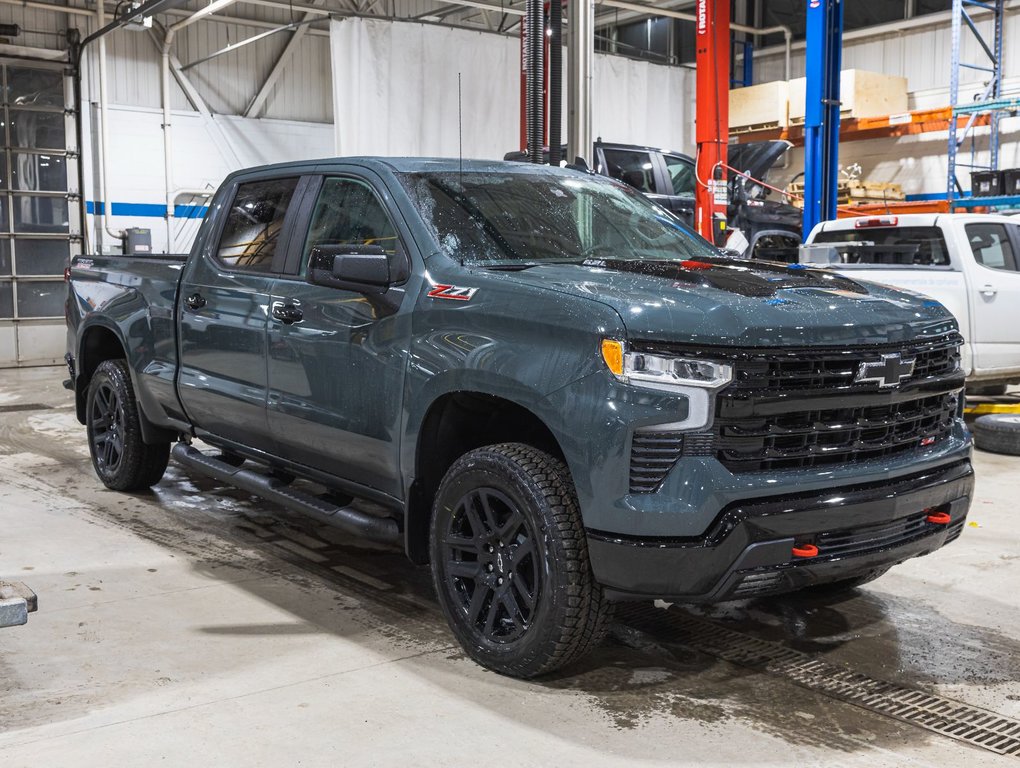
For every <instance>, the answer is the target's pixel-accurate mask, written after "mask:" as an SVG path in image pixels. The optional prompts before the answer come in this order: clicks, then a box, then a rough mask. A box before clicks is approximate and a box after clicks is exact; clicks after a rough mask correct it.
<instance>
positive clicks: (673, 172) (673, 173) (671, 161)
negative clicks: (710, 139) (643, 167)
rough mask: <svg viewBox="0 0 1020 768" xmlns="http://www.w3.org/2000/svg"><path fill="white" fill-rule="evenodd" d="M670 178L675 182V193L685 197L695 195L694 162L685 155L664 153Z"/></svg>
mask: <svg viewBox="0 0 1020 768" xmlns="http://www.w3.org/2000/svg"><path fill="white" fill-rule="evenodd" d="M662 158H663V159H664V160H665V161H666V170H667V171H669V180H670V181H671V182H672V184H673V194H674V195H677V196H683V197H694V163H692V162H691V161H690V160H688V159H687V158H684V157H677V156H676V155H663V156H662Z"/></svg>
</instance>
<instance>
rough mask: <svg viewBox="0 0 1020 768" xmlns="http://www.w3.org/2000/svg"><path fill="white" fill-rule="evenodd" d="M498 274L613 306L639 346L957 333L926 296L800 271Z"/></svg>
mask: <svg viewBox="0 0 1020 768" xmlns="http://www.w3.org/2000/svg"><path fill="white" fill-rule="evenodd" d="M493 274H500V275H501V276H502V277H503V278H504V279H507V280H514V281H518V282H520V283H524V284H527V285H532V286H535V287H537V288H544V289H547V290H555V291H559V292H562V293H568V294H571V295H574V296H581V297H586V298H589V299H591V300H593V301H598V302H601V303H604V304H608V305H609V306H611V307H612V308H613V309H615V310H616V312H617V313H618V314H619V315H620V317H621V318H622V319H623V322H624V324H625V326H626V328H627V335H628V337H629V338H631V339H635V340H636V339H648V340H659V341H674V342H689V343H691V344H692V345H734V346H735V345H745V346H774V347H795V346H816V345H818V346H822V345H834V344H835V345H854V344H865V343H883V342H899V341H908V340H911V339H915V338H918V337H921V336H929V335H933V334H936V333H944V332H946V331H948V330H950V329H951V328H954V327H955V322H954V320H953V318H952V315H950V314H949V312H948V311H946V309H945V308H944V307H943V306H942V305H941V304H939V303H938V302H936V301H932V300H931V299H928V298H926V297H924V296H920V295H917V294H908V293H903V292H900V291H896V290H892V289H890V288H886V287H883V286H878V285H875V284H870V283H862V282H857V281H854V280H851V279H849V278H846V277H842V276H840V275H838V274H836V273H834V272H830V271H828V270H817V269H805V268H804V267H802V266H801V265H799V264H791V265H780V264H772V263H768V262H747V261H737V260H730V259H714V258H713V259H706V260H704V261H670V262H664V261H659V262H653V261H623V260H618V261H616V260H611V259H606V260H589V261H586V262H584V263H581V264H549V265H541V266H536V267H531V268H529V269H525V270H521V271H517V272H502V273H493Z"/></svg>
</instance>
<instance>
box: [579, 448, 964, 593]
mask: <svg viewBox="0 0 1020 768" xmlns="http://www.w3.org/2000/svg"><path fill="white" fill-rule="evenodd" d="M973 487H974V473H973V469H972V468H971V464H970V461H969V460H962V461H959V462H956V463H953V464H950V465H947V466H946V465H944V466H940V467H936V468H932V469H928V470H925V471H922V472H918V473H914V474H911V475H906V476H901V477H897V478H895V479H892V480H886V481H883V482H877V483H869V484H866V485H858V486H849V487H845V488H835V489H829V490H827V491H824V492H822V491H815V492H812V493H805V494H798V495H786V496H778V497H771V498H766V499H759V500H754V499H748V500H743V501H738V502H734V503H732V504H730V505H728V506H727V507H726V508H724V509H723V510H722V512H721V513H720V514H719V515H718V516H717V517H716V519H715V521H714V523H713V525H712V526H711V527H710V528H709V529H708V530H709V532H708V534H707V535H706V536H704V537H699V538H697V539H676V538H673V539H669V538H629V537H625V536H621V535H619V534H613V533H603V532H599V531H597V530H591V529H589V530H588V549H589V555H590V558H591V563H592V569H593V571H594V575H595V579H596V581H598V582H599V583H600V584H602V585H603V586H604V587H605V588H606V591H607V594H608V595H609V597H611V598H614V599H648V598H664V599H673V600H677V601H682V602H719V601H723V600H732V599H737V598H746V597H754V596H759V595H766V594H778V593H782V592H790V591H794V590H797V589H800V588H802V587H806V586H810V585H812V584H824V583H828V582H832V581H839V580H843V579H851V578H855V577H857V576H864V575H866V574H868V573H871V572H874V571H877V570H879V569H883V568H886V567H888V566H890V565H894V564H896V563H900V562H903V561H904V560H907V559H909V558H912V557H918V556H920V555H926V554H928V553H930V552H934V551H935V550H936V549H939V548H940V547H943V546H945V545H946V544H948V543H949V542H951V541H953V540H954V539H955V538H956V537H957V536H959V535H960V533H961V532H962V530H963V526H964V522H965V520H966V517H967V511H968V509H969V508H970V497H971V493H972V490H973ZM933 512H943V513H946V514H948V515H949V522H948V523H944V524H938V523H932V522H929V521H928V520H927V518H928V516H929V515H930V514H932V513H933ZM804 544H813V545H815V546H817V548H818V554H817V556H815V557H811V558H798V557H795V556H794V555H793V553H792V550H793V547H794V546H800V545H804Z"/></svg>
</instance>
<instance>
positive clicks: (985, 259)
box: [967, 224, 1016, 271]
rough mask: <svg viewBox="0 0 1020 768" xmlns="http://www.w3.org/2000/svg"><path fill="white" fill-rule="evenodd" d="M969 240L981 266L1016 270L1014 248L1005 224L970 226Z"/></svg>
mask: <svg viewBox="0 0 1020 768" xmlns="http://www.w3.org/2000/svg"><path fill="white" fill-rule="evenodd" d="M967 240H968V241H969V242H970V249H971V250H972V251H973V252H974V258H975V259H976V260H977V262H978V263H979V264H983V265H984V266H986V267H990V268H992V269H1006V270H1010V271H1012V270H1015V269H1016V258H1015V257H1014V255H1013V246H1012V244H1011V243H1010V241H1009V235H1008V234H1007V233H1006V227H1005V225H1004V224H968V225H967Z"/></svg>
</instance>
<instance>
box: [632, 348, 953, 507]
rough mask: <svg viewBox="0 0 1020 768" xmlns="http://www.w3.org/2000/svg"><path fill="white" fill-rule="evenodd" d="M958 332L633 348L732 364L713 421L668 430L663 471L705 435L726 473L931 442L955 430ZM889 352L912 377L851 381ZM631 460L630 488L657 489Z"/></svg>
mask: <svg viewBox="0 0 1020 768" xmlns="http://www.w3.org/2000/svg"><path fill="white" fill-rule="evenodd" d="M961 341H962V340H961V337H960V336H959V334H957V333H952V334H948V335H944V336H939V337H935V338H932V339H928V340H921V341H914V342H909V343H904V344H900V345H889V344H883V345H875V346H870V347H854V348H845V349H834V348H827V349H770V350H766V349H750V350H733V349H727V348H715V349H708V348H699V349H694V350H692V349H684V348H681V347H678V346H677V345H674V344H660V343H658V342H642V343H636V344H635V345H634V347H635V348H636V349H638V350H639V351H646V352H651V353H657V354H663V353H666V354H675V355H683V356H695V357H705V358H711V359H715V360H720V361H725V362H729V363H730V364H731V365H732V366H733V368H734V380H733V383H731V384H730V385H729V386H727V387H725V388H724V389H722V390H721V391H720V392H718V393H717V394H716V398H715V399H716V406H715V418H714V420H713V423H712V426H711V428H710V430H708V431H705V432H701V433H680V432H677V433H672V434H671V439H672V440H673V441H674V442H675V443H676V444H677V445H679V448H678V449H676V450H675V455H674V458H673V460H672V461H671V462H670V463H669V466H668V467H667V468H666V470H665V471H666V472H668V471H669V469H671V468H672V467H673V465H674V464H675V463H676V460H677V459H679V458H680V457H681V456H683V455H688V454H687V453H686V452H685V451H684V449H683V441H684V440H687V441H697V442H698V444H699V445H701V446H704V445H706V441H710V442H711V446H712V451H711V453H713V454H714V455H715V456H716V457H717V458H718V459H719V461H720V462H722V463H723V464H724V465H725V466H726V467H727V468H728V469H729V470H730V471H731V472H760V471H767V470H782V469H802V468H808V467H817V466H824V465H832V464H846V463H851V462H857V461H868V460H871V459H880V458H885V457H889V456H896V455H900V454H905V453H909V452H911V451H921V450H927V449H930V448H931V447H932V446H935V445H937V444H938V443H939V442H941V441H942V440H944V439H945V438H946V437H947V436H948V435H949V433H950V432H951V430H952V428H953V422H954V420H955V418H956V415H957V413H958V407H959V398H960V397H962V392H961V388H962V385H963V374H962V373H961V372H960V370H959V361H960V344H961ZM892 352H896V353H898V354H899V355H900V358H901V359H902V360H913V361H914V368H913V372H912V373H911V375H910V376H907V377H904V379H903V380H902V381H901V382H900V383H899V384H897V385H896V386H891V387H881V386H879V383H877V382H875V381H870V382H864V383H861V382H857V381H856V379H857V378H858V372H859V371H860V370H861V364H862V363H865V362H875V361H877V360H880V359H881V357H882V355H888V354H890V353H892ZM666 434H669V433H666ZM660 439H665V436H664V435H663V434H662V433H660ZM635 441H637V436H635ZM637 455H638V456H640V455H641V454H640V452H638V454H637ZM690 455H703V454H690ZM632 457H633V452H632ZM631 466H632V470H631V491H632V492H650V491H654V490H655V489H657V488H658V485H659V484H660V483H661V481H662V478H664V477H665V473H663V474H662V476H661V477H659V478H658V480H656V482H655V483H654V484H651V483H650V480H649V482H648V483H646V484H644V485H641V484H638V485H637V486H636V485H635V482H634V480H635V472H634V461H633V458H632V465H631ZM648 466H649V468H650V467H651V464H649V465H648ZM638 489H640V490H638Z"/></svg>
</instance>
